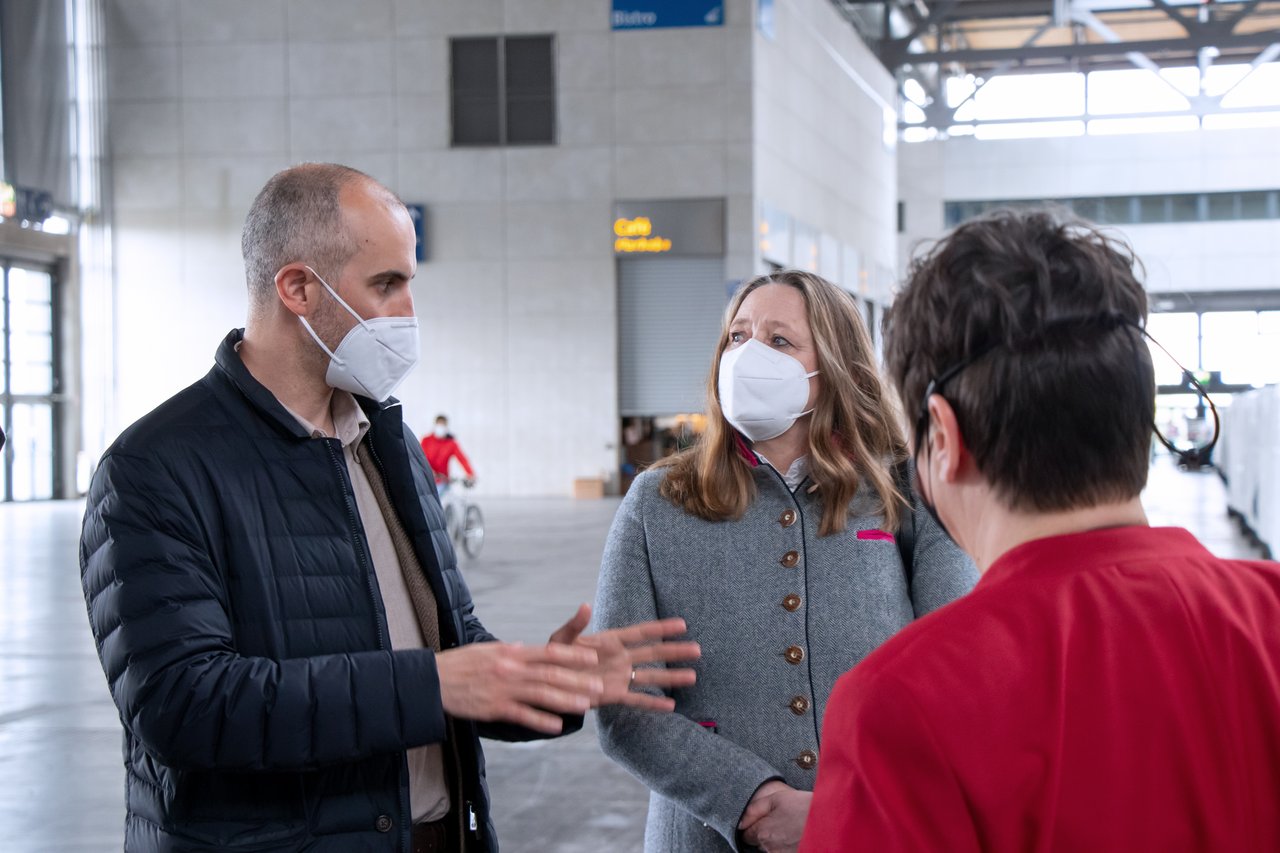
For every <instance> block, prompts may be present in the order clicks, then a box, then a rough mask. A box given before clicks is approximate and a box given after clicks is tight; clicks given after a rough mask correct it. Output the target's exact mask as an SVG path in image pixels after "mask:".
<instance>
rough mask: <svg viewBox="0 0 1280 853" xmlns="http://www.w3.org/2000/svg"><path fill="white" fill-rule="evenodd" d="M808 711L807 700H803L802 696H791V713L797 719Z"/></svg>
mask: <svg viewBox="0 0 1280 853" xmlns="http://www.w3.org/2000/svg"><path fill="white" fill-rule="evenodd" d="M808 710H809V700H808V699H806V698H804V697H803V696H793V697H792V698H791V713H793V714H795V715H796V716H797V717H799V716H801V715H803V714H804V712H805V711H808Z"/></svg>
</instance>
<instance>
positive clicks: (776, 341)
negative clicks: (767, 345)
mask: <svg viewBox="0 0 1280 853" xmlns="http://www.w3.org/2000/svg"><path fill="white" fill-rule="evenodd" d="M773 345H774V346H775V347H789V346H791V341H789V340H787V339H786V338H784V337H782V336H781V335H774V336H773Z"/></svg>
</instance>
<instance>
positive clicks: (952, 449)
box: [929, 394, 969, 483]
mask: <svg viewBox="0 0 1280 853" xmlns="http://www.w3.org/2000/svg"><path fill="white" fill-rule="evenodd" d="M929 421H930V423H931V427H930V428H929V452H930V455H931V456H932V458H933V459H934V460H936V464H937V466H938V468H937V471H938V474H939V476H941V478H942V479H943V480H944V481H945V482H948V483H954V482H955V481H956V480H957V479H958V478H959V476H960V470H961V468H962V467H963V465H964V463H965V461H966V459H967V458H968V455H969V450H968V448H967V447H965V443H964V436H963V435H962V434H961V432H960V422H959V421H958V420H956V412H955V409H953V408H951V404H950V403H948V402H947V400H946V398H945V397H943V396H942V395H941V394H934V395H933V396H931V397H930V398H929Z"/></svg>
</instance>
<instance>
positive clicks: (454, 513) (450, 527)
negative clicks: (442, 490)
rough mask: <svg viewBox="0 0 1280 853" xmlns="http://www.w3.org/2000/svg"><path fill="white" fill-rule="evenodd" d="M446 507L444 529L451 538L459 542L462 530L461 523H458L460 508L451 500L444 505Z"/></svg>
mask: <svg viewBox="0 0 1280 853" xmlns="http://www.w3.org/2000/svg"><path fill="white" fill-rule="evenodd" d="M443 509H444V529H445V532H446V533H448V534H449V538H450V539H451V540H452V541H453V542H454V543H455V544H457V542H458V540H459V537H460V535H461V532H462V527H461V525H459V524H458V508H457V507H456V506H454V505H453V502H452V501H450V502H448V503H446V504H445V505H444V507H443Z"/></svg>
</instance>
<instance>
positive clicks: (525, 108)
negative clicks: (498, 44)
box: [503, 36, 556, 144]
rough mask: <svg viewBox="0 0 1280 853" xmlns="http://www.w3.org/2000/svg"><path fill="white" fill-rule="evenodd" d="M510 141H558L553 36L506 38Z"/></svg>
mask: <svg viewBox="0 0 1280 853" xmlns="http://www.w3.org/2000/svg"><path fill="white" fill-rule="evenodd" d="M503 44H504V45H505V49H506V86H507V90H506V96H507V140H506V141H507V142H508V143H511V144H515V143H521V144H537V143H550V142H554V141H555V132H556V128H555V113H556V111H555V76H554V72H553V69H552V58H551V38H550V37H549V36H534V37H521V38H508V39H505V40H504V42H503Z"/></svg>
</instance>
